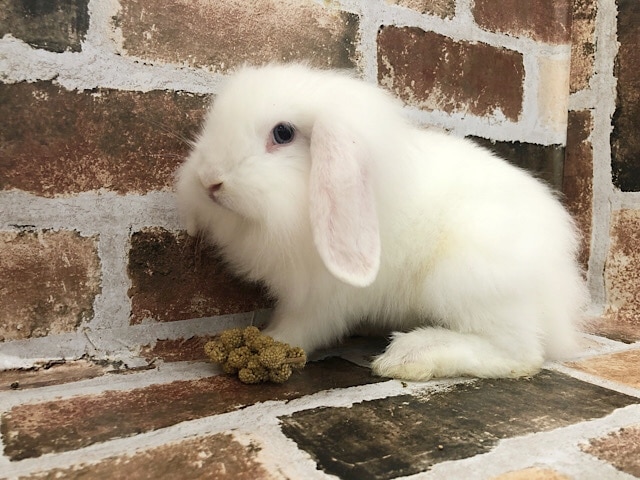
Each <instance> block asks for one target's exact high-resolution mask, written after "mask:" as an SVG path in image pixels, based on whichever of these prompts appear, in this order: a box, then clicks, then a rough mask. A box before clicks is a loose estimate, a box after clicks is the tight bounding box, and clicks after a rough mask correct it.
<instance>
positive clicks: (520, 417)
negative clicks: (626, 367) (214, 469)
mask: <svg viewBox="0 0 640 480" xmlns="http://www.w3.org/2000/svg"><path fill="white" fill-rule="evenodd" d="M636 402H637V399H636V398H633V397H630V396H627V395H623V394H620V393H617V392H613V391H611V390H607V389H604V388H601V387H598V386H595V385H590V384H588V383H585V382H581V381H579V380H576V379H574V378H571V377H568V376H566V375H562V374H559V373H555V372H550V371H543V372H541V373H540V374H538V375H536V376H535V377H533V378H530V379H518V380H512V379H506V380H505V379H502V380H480V381H477V382H474V383H471V384H458V385H454V386H452V387H451V389H450V390H448V391H446V392H437V393H430V394H426V395H424V396H420V397H418V396H411V395H402V396H399V397H393V398H384V399H380V400H372V401H365V402H362V403H358V404H355V405H353V406H351V407H349V408H342V407H341V408H316V409H311V410H305V411H301V412H297V413H294V414H293V415H291V416H287V417H281V421H282V430H283V432H284V433H285V435H287V436H288V437H289V438H291V439H293V440H294V441H295V442H296V443H297V444H298V447H299V448H301V449H303V450H305V451H306V452H308V453H309V455H311V456H312V457H313V458H314V459H315V460H316V462H317V463H318V468H320V469H322V470H323V471H324V472H325V473H328V474H330V475H336V476H338V477H340V478H367V479H372V480H378V479H391V478H396V477H400V476H409V475H412V474H416V473H419V472H423V471H426V470H429V469H430V468H431V467H432V466H433V465H435V464H438V463H441V462H446V461H453V460H459V459H462V458H469V457H473V456H475V455H478V454H482V453H486V452H488V451H490V450H492V449H493V448H494V447H495V446H496V445H497V443H498V442H499V441H500V440H501V439H505V438H511V437H516V436H520V435H526V434H529V433H534V432H541V431H548V430H553V429H556V428H559V427H563V426H567V425H572V424H575V423H578V422H581V421H584V420H587V419H593V418H599V417H603V416H606V415H608V414H609V413H611V412H612V411H613V410H615V409H616V408H620V407H624V406H627V405H631V404H635V403H636ZM363 438H366V439H367V441H366V442H363V441H362V439H363ZM399 445H401V446H402V448H398V446H399Z"/></svg>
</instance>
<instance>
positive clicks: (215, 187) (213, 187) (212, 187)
mask: <svg viewBox="0 0 640 480" xmlns="http://www.w3.org/2000/svg"><path fill="white" fill-rule="evenodd" d="M221 188H222V182H220V183H213V184H211V185H209V197H211V198H212V199H214V200H215V197H216V193H217V192H218V191H219V190H220V189H221Z"/></svg>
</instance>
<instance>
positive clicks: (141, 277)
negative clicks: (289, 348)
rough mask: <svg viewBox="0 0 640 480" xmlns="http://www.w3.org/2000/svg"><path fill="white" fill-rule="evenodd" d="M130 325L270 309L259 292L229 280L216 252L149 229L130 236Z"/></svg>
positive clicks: (255, 287)
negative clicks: (147, 320) (149, 320)
mask: <svg viewBox="0 0 640 480" xmlns="http://www.w3.org/2000/svg"><path fill="white" fill-rule="evenodd" d="M128 271H129V276H130V277H131V288H130V289H129V296H130V297H131V303H132V305H131V323H132V324H137V323H140V322H142V321H143V320H146V319H153V320H157V321H161V322H168V321H175V320H185V319H188V318H200V317H208V316H214V315H226V314H230V313H241V312H251V311H254V310H259V309H262V308H269V307H271V306H272V304H273V302H272V301H271V300H270V299H269V298H267V296H266V295H265V292H264V290H263V289H262V288H261V287H260V286H258V285H254V284H248V283H245V282H243V281H241V280H239V279H237V278H235V277H233V276H232V275H231V274H230V273H229V271H228V270H227V268H226V267H225V266H224V263H223V262H222V260H221V259H220V258H219V256H217V255H216V252H215V250H214V249H213V248H212V247H209V246H207V245H205V244H204V243H202V242H201V241H199V240H196V239H193V238H190V237H188V236H187V234H186V233H184V232H170V231H168V230H165V229H163V228H159V227H150V228H146V229H144V230H142V231H139V232H135V233H134V234H133V235H132V236H131V250H130V252H129V266H128Z"/></svg>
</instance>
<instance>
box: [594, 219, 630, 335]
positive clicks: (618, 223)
mask: <svg viewBox="0 0 640 480" xmlns="http://www.w3.org/2000/svg"><path fill="white" fill-rule="evenodd" d="M610 238H611V242H610V245H609V252H608V255H607V260H606V263H605V271H604V279H605V288H606V295H607V298H606V303H607V310H606V312H605V316H604V317H603V319H602V321H601V322H599V323H596V325H595V332H596V333H599V334H602V335H605V336H607V337H609V338H613V339H616V340H622V341H625V342H634V341H638V340H640V250H638V245H640V210H619V211H615V212H613V215H612V218H611V233H610Z"/></svg>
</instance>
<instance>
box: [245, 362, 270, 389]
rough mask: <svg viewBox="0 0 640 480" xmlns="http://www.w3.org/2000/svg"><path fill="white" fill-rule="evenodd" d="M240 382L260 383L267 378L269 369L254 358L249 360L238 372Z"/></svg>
mask: <svg viewBox="0 0 640 480" xmlns="http://www.w3.org/2000/svg"><path fill="white" fill-rule="evenodd" d="M238 379H239V380H240V381H241V382H242V383H262V382H266V381H268V380H269V371H268V370H267V369H266V368H264V367H263V366H262V365H260V362H258V361H257V360H256V359H253V360H250V361H249V363H248V364H247V366H246V367H245V368H243V369H241V370H240V371H239V372H238Z"/></svg>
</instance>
